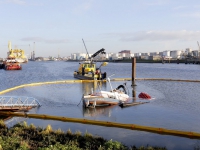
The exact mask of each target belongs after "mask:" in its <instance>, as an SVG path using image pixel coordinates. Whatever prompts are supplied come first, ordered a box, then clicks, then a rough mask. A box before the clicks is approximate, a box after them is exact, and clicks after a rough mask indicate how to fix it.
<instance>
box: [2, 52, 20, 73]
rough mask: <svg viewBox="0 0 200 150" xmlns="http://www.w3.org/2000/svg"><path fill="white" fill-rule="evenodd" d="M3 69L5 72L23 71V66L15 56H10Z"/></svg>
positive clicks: (4, 62)
mask: <svg viewBox="0 0 200 150" xmlns="http://www.w3.org/2000/svg"><path fill="white" fill-rule="evenodd" d="M2 68H3V69H5V70H21V69H22V66H21V65H20V63H19V62H18V61H17V60H16V59H15V57H13V56H11V55H10V56H9V57H8V58H7V59H6V60H4V61H3V64H2Z"/></svg>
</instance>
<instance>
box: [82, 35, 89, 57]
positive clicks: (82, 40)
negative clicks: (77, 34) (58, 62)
mask: <svg viewBox="0 0 200 150" xmlns="http://www.w3.org/2000/svg"><path fill="white" fill-rule="evenodd" d="M82 41H83V44H84V46H85V49H86V52H87V58H89V54H88V50H87V48H86V45H85V42H84V40H83V39H82Z"/></svg>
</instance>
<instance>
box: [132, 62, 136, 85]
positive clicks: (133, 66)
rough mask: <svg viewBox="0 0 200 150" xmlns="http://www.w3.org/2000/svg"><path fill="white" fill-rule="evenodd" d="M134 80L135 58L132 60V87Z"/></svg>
mask: <svg viewBox="0 0 200 150" xmlns="http://www.w3.org/2000/svg"><path fill="white" fill-rule="evenodd" d="M135 78H136V58H132V86H135Z"/></svg>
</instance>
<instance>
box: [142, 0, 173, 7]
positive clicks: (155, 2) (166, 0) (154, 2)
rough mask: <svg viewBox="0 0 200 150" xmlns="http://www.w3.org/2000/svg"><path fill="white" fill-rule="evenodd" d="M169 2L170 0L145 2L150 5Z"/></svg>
mask: <svg viewBox="0 0 200 150" xmlns="http://www.w3.org/2000/svg"><path fill="white" fill-rule="evenodd" d="M168 2H169V0H151V1H149V0H148V1H146V2H144V4H146V5H149V6H155V5H165V4H167V3H168Z"/></svg>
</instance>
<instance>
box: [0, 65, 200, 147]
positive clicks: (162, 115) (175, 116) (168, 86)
mask: <svg viewBox="0 0 200 150" xmlns="http://www.w3.org/2000/svg"><path fill="white" fill-rule="evenodd" d="M98 65H100V64H98ZM131 65H132V64H130V63H109V64H108V65H107V66H106V67H102V71H106V72H107V74H108V76H109V75H112V74H115V76H113V77H114V78H130V77H131V68H132V67H131ZM22 67H23V68H22V70H20V71H5V70H0V77H1V78H0V91H2V90H5V89H7V88H12V87H14V86H18V85H22V84H28V83H37V82H47V81H60V80H74V78H73V71H74V70H76V69H77V68H78V63H77V62H53V61H49V62H28V63H27V64H23V66H22ZM199 70H200V65H191V64H190V65H189V64H187V65H185V64H145V63H144V64H143V63H138V64H137V65H136V77H137V78H171V79H192V80H200V74H199ZM122 83H124V82H123V81H117V82H112V86H113V87H117V86H118V85H119V84H122ZM199 84H200V83H195V82H175V81H149V80H147V81H144V80H141V81H140V80H137V81H136V85H137V86H135V87H134V89H135V91H136V95H138V94H139V93H140V92H147V93H148V94H150V95H151V96H152V97H154V98H155V99H154V100H151V102H150V103H147V104H142V105H137V106H132V107H127V108H120V107H119V106H111V107H104V108H96V109H84V108H83V107H82V103H80V105H78V106H77V104H78V103H79V102H80V101H81V97H82V95H83V94H86V93H90V92H91V88H94V89H95V88H97V85H96V84H94V83H83V84H82V83H74V84H48V85H40V86H30V87H25V88H21V89H17V90H15V91H11V92H8V93H5V94H4V95H6V96H28V97H34V98H36V99H37V100H38V101H39V102H40V103H41V104H42V107H40V108H38V109H33V110H31V112H32V113H37V114H48V115H55V116H66V117H73V118H86V119H93V120H104V121H113V122H120V123H131V124H139V125H145V126H152V127H160V128H167V129H177V130H184V131H194V132H200V128H199V124H200V117H199V114H200V109H199V106H200V100H199V97H200V92H199ZM127 86H128V89H129V95H130V96H132V88H131V83H130V82H128V81H127ZM101 88H102V89H103V90H109V89H110V87H109V85H108V83H102V84H101ZM26 121H27V122H28V124H31V123H33V124H35V125H36V126H40V127H44V128H45V127H46V126H47V125H48V124H51V126H52V127H53V129H59V128H60V129H62V130H63V131H67V130H68V129H70V130H72V132H75V131H81V132H82V133H83V134H84V133H85V132H86V131H87V132H89V133H92V134H93V135H99V136H103V137H104V138H106V139H108V140H110V139H113V140H117V141H121V142H122V143H124V144H126V145H136V146H141V145H144V146H146V145H147V144H149V145H153V146H162V147H164V146H165V147H166V148H167V149H173V150H176V149H177V150H178V149H185V150H186V149H187V150H188V149H194V148H195V147H199V146H200V140H196V139H189V138H184V137H176V136H169V135H160V134H154V133H149V132H144V131H134V130H127V129H119V128H111V127H101V126H94V125H85V124H78V123H67V122H60V121H51V120H39V119H26Z"/></svg>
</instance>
